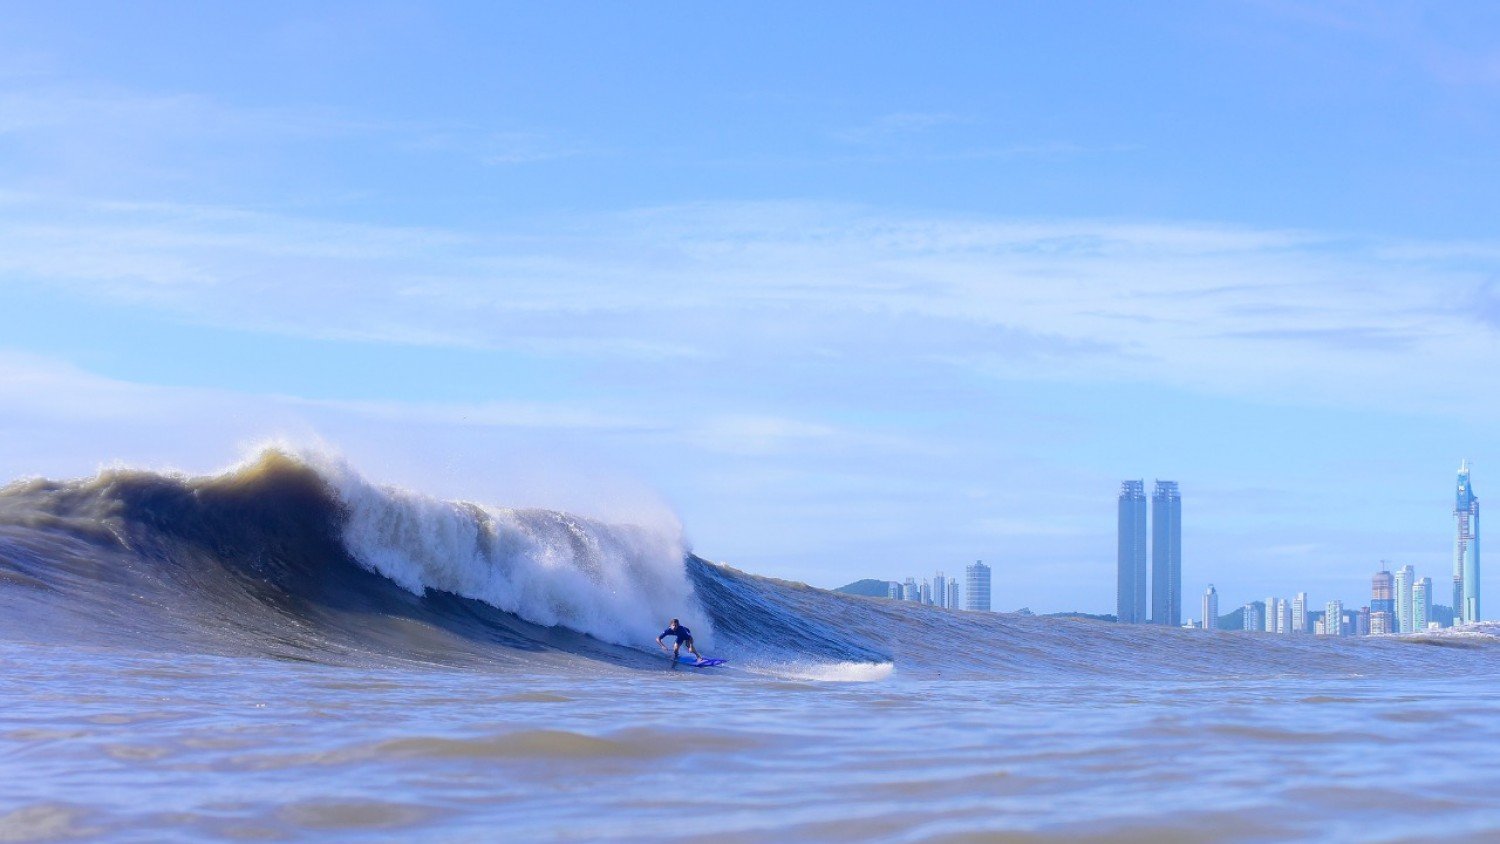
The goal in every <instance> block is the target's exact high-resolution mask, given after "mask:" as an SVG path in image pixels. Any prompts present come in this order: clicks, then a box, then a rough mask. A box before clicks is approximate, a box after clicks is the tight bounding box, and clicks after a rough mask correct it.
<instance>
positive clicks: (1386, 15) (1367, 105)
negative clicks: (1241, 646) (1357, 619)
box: [0, 2, 1500, 615]
mask: <svg viewBox="0 0 1500 844" xmlns="http://www.w3.org/2000/svg"><path fill="white" fill-rule="evenodd" d="M3 11H4V15H5V20H6V21H7V24H6V26H5V27H3V28H0V474H3V475H4V476H5V477H15V476H22V475H34V474H48V475H78V474H84V473H89V472H92V471H94V470H95V469H97V468H98V467H99V466H101V465H107V464H111V463H115V462H124V463H129V464H134V465H148V466H170V467H180V468H183V469H187V470H193V471H206V470H211V469H214V468H216V467H219V466H223V465H225V464H227V463H230V462H232V461H234V460H235V459H237V458H239V457H240V456H242V455H243V454H244V453H246V451H247V450H249V449H253V448H254V447H255V445H256V444H257V443H262V442H266V441H269V440H283V441H289V442H293V443H297V444H303V445H309V446H317V447H321V448H328V449H332V450H336V451H338V452H340V453H342V454H344V455H346V456H347V457H348V458H349V459H350V460H351V461H352V462H353V463H354V464H355V465H357V466H359V467H361V468H362V469H363V470H364V471H365V472H366V474H368V475H370V476H371V477H372V478H374V479H376V480H381V481H387V482H393V483H400V484H403V485H407V486H412V487H415V488H418V489H422V490H424V491H427V492H431V493H434V494H439V495H448V496H463V497H471V498H478V499H481V500H486V501H490V502H493V503H500V504H515V505H544V506H559V507H569V508H575V509H580V510H584V511H587V512H590V513H593V514H596V515H602V516H605V517H608V518H618V519H629V520H645V521H651V520H666V521H680V523H681V525H682V526H683V529H684V530H685V531H686V533H687V535H688V537H689V538H690V540H691V541H692V543H693V546H694V547H695V548H696V550H697V551H698V552H700V553H702V554H703V555H705V556H707V557H710V558H712V559H718V560H726V561H729V562H731V563H733V564H735V565H737V566H740V567H742V568H746V569H749V570H752V571H756V572H761V573H766V574H773V575H777V576H781V577H788V578H792V579H797V580H804V581H807V582H810V583H813V584H815V585H821V586H835V585H839V584H841V583H844V582H847V581H850V580H854V579H856V578H859V577H865V576H874V577H887V578H892V579H899V578H902V577H905V576H907V575H909V574H913V575H919V576H927V575H930V574H931V573H932V572H933V571H935V570H938V569H943V570H946V571H948V572H950V573H952V572H956V571H959V570H961V568H962V566H963V565H964V564H965V563H966V562H969V561H972V560H973V559H978V558H983V559H985V560H986V561H987V562H989V563H991V564H993V565H994V566H995V568H996V589H995V592H996V595H995V600H996V604H997V606H999V607H1002V608H1007V609H1010V608H1015V607H1020V606H1031V607H1033V608H1034V609H1038V610H1058V609H1082V610H1086V611H1095V612H1100V611H1112V610H1113V606H1114V595H1113V584H1114V574H1113V569H1114V538H1113V531H1114V523H1113V514H1114V496H1115V493H1116V489H1117V486H1118V483H1119V481H1120V480H1121V479H1123V478H1138V477H1144V478H1146V479H1147V481H1148V482H1149V481H1150V480H1151V479H1152V478H1155V477H1160V478H1171V479H1175V480H1177V481H1179V482H1180V484H1181V486H1182V491H1183V499H1184V506H1183V510H1184V569H1185V571H1184V581H1185V588H1186V592H1187V600H1186V601H1185V607H1186V609H1187V612H1188V614H1190V615H1191V614H1193V611H1194V610H1196V603H1197V602H1196V595H1197V594H1199V593H1200V592H1201V591H1202V589H1203V588H1204V587H1205V586H1206V585H1207V584H1208V583H1209V582H1213V583H1215V584H1216V585H1217V586H1218V588H1219V590H1220V593H1221V595H1222V600H1223V601H1224V602H1225V605H1226V606H1233V605H1234V604H1236V603H1239V602H1242V601H1247V600H1251V599H1260V598H1264V597H1265V596H1267V595H1288V594H1290V593H1292V592H1294V591H1299V590H1306V591H1308V592H1309V593H1310V595H1311V597H1312V598H1313V600H1314V601H1323V600H1327V599H1330V598H1342V599H1343V600H1345V601H1346V602H1347V603H1353V604H1355V605H1358V604H1359V603H1363V602H1364V599H1365V598H1366V597H1367V595H1368V582H1369V574H1370V573H1371V572H1373V571H1374V570H1375V569H1376V568H1377V567H1378V564H1379V561H1380V560H1381V559H1389V560H1392V561H1393V562H1395V563H1396V564H1405V563H1411V564H1413V565H1415V566H1416V567H1417V568H1418V571H1419V574H1423V575H1429V576H1432V577H1433V578H1434V580H1435V581H1436V582H1437V583H1438V584H1439V586H1440V588H1439V592H1440V594H1442V590H1441V584H1442V583H1443V582H1444V581H1445V580H1446V578H1447V576H1448V574H1449V572H1450V568H1451V559H1450V558H1451V553H1452V552H1451V516H1450V512H1449V511H1450V509H1451V493H1452V486H1453V474H1454V471H1455V469H1456V468H1457V466H1458V462H1459V460H1460V458H1463V457H1469V458H1472V459H1473V461H1474V464H1475V470H1474V482H1475V487H1476V489H1477V490H1478V492H1479V494H1480V496H1481V498H1482V499H1483V498H1484V497H1485V495H1486V490H1488V489H1489V488H1490V487H1491V486H1494V487H1495V488H1496V489H1500V475H1497V476H1496V477H1497V480H1496V481H1495V482H1494V483H1493V484H1492V483H1491V482H1489V481H1487V480H1486V478H1487V477H1489V475H1488V470H1487V469H1486V467H1488V466H1500V463H1497V462H1496V458H1497V457H1500V455H1497V454H1495V453H1494V452H1495V451H1496V449H1495V447H1494V445H1493V436H1492V435H1491V434H1490V432H1491V431H1493V430H1494V429H1495V425H1496V423H1497V421H1500V401H1497V398H1496V397H1497V395H1500V392H1497V388H1500V368H1497V367H1496V366H1495V365H1494V362H1495V361H1496V360H1497V356H1496V352H1497V331H1500V286H1497V285H1500V276H1497V268H1500V236H1497V234H1496V231H1495V225H1494V221H1495V220H1496V219H1500V215H1497V213H1496V212H1497V210H1500V209H1497V205H1500V156H1496V155H1495V153H1494V150H1496V149H1497V148H1500V108H1497V107H1500V48H1496V47H1495V44H1497V43H1500V38H1497V36H1500V10H1497V9H1496V7H1494V6H1493V5H1489V4H1479V3H1444V4H1425V5H1423V4H1404V3H1388V4H1380V5H1379V6H1378V7H1376V6H1375V4H1363V3H1324V4H1300V3H1281V2H1243V3H1232V2H1231V3H1219V4H1191V3H1140V4H1123V3H1122V4H1074V3H1047V4H1032V5H1030V6H1022V5H1021V4H989V3H976V4H961V3H954V4H944V5H942V6H940V7H936V8H934V7H930V6H925V7H924V6H915V5H910V4H902V5H897V4H889V5H869V4H819V5H818V7H817V8H812V9H809V8H806V6H805V4H799V5H792V4H780V5H776V4H757V5H755V6H753V7H751V6H743V7H727V6H716V7H700V8H692V9H683V8H670V9H668V8H661V9H651V8H644V9H643V8H640V7H637V6H630V5H625V4H586V5H573V4H535V5H515V6H511V5H503V4H497V3H476V4H467V5H466V4H404V3H384V4H382V3H358V4H353V3H351V4H292V3H283V4H278V3H267V4H256V5H255V6H253V7H244V8H231V7H227V6H222V5H220V4H211V5H207V6H204V5H198V4H152V3H146V4H132V5H128V6H126V5H120V6H107V5H100V4H91V3H75V4H70V3H53V4H6V5H5V7H4V10H3Z"/></svg>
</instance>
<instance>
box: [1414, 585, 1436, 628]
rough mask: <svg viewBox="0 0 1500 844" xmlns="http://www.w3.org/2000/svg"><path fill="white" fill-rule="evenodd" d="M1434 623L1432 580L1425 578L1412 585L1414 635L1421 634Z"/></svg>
mask: <svg viewBox="0 0 1500 844" xmlns="http://www.w3.org/2000/svg"><path fill="white" fill-rule="evenodd" d="M1430 621H1432V578H1430V577H1424V578H1422V579H1421V580H1418V581H1417V582H1416V583H1414V584H1412V589H1411V629H1412V632H1413V633H1420V632H1422V631H1423V630H1426V629H1427V623H1428V622H1430Z"/></svg>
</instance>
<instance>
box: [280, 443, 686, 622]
mask: <svg viewBox="0 0 1500 844" xmlns="http://www.w3.org/2000/svg"><path fill="white" fill-rule="evenodd" d="M299 458H300V459H302V460H305V461H307V462H308V464H309V465H311V466H313V468H315V469H316V470H317V471H318V473H319V474H320V475H321V476H322V477H323V478H324V480H325V482H327V483H328V485H329V487H330V489H331V490H332V491H333V492H334V494H335V495H336V496H337V498H338V501H339V503H340V505H341V508H342V511H343V519H344V522H343V530H342V538H343V542H344V544H345V546H346V547H347V548H348V551H349V553H350V555H351V556H352V557H353V558H354V559H355V560H356V561H358V562H359V563H360V564H361V565H363V566H365V567H366V568H368V569H370V570H372V571H374V572H377V573H379V574H381V575H384V576H385V577H388V578H390V579H391V580H393V581H395V582H396V583H397V584H399V585H401V586H402V587H403V588H405V589H407V590H409V591H411V592H413V593H414V594H418V595H420V594H422V593H423V592H424V591H425V590H428V589H431V590H437V591H441V592H449V593H452V594H455V595H460V596H463V597H466V598H473V599H475V600H479V601H483V602H485V603H487V604H490V605H491V606H494V607H497V608H499V609H502V610H504V611H506V612H511V613H515V614H516V615H517V616H519V617H521V618H523V619H525V620H527V621H530V622H532V623H535V624H541V625H544V626H549V627H551V626H557V625H561V626H564V627H567V628H570V629H572V630H576V631H578V632H581V633H587V634H589V635H591V636H593V637H595V638H597V639H601V640H603V641H606V642H612V643H615V644H622V645H635V646H639V645H642V644H649V642H650V641H651V640H652V638H654V636H655V634H656V633H657V632H659V630H660V628H662V627H663V626H665V624H666V621H667V619H669V618H674V617H677V618H682V619H683V620H684V623H687V624H689V625H690V626H691V627H692V628H693V631H694V634H695V636H696V638H697V641H698V643H699V645H700V646H702V647H707V646H710V645H711V643H712V630H711V628H710V625H709V622H708V619H707V617H706V615H705V614H704V612H703V610H702V608H701V606H700V605H699V602H698V600H697V598H696V597H695V595H694V594H693V589H692V586H691V584H690V583H689V582H688V578H687V575H686V572H685V571H684V569H683V560H684V557H685V556H686V552H685V549H684V548H683V542H682V538H681V535H680V534H672V533H668V532H665V531H661V530H650V529H647V528H642V527H637V526H632V525H607V524H604V523H601V522H597V521H594V520H592V519H588V518H585V517H582V516H577V515H573V514H569V513H561V512H556V511H551V510H532V509H512V508H504V507H492V506H485V505H481V504H475V503H471V502H455V501H444V500H440V499H436V498H432V497H429V496H426V495H422V494H419V493H415V492H411V491H408V490H403V489H399V488H396V487H389V486H379V485H376V484H373V483H371V482H369V481H367V480H366V479H365V478H364V477H362V476H361V475H359V474H358V473H357V472H355V471H354V470H353V469H352V468H350V467H349V466H348V465H347V464H346V463H344V462H343V461H341V460H338V459H336V458H330V457H328V456H326V455H319V454H310V455H309V454H304V455H299Z"/></svg>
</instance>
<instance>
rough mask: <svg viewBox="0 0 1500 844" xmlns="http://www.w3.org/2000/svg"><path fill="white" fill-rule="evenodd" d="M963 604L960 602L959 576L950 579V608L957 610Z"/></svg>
mask: <svg viewBox="0 0 1500 844" xmlns="http://www.w3.org/2000/svg"><path fill="white" fill-rule="evenodd" d="M960 606H961V605H960V604H959V603H958V578H956V577H955V578H953V579H952V580H950V581H948V609H950V610H956V609H958V608H959V607H960Z"/></svg>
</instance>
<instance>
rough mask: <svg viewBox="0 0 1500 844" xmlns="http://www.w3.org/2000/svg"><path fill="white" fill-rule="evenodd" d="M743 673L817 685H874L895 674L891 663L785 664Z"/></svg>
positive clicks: (757, 666)
mask: <svg viewBox="0 0 1500 844" xmlns="http://www.w3.org/2000/svg"><path fill="white" fill-rule="evenodd" d="M745 670H746V671H749V672H751V673H754V674H766V675H770V676H772V677H779V678H781V679H783V680H812V681H814V682H818V683H876V682H879V681H881V680H885V679H887V678H888V677H890V676H891V673H892V672H894V671H895V670H896V666H895V664H894V663H890V662H788V663H779V664H765V663H762V664H751V665H747V666H745Z"/></svg>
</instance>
